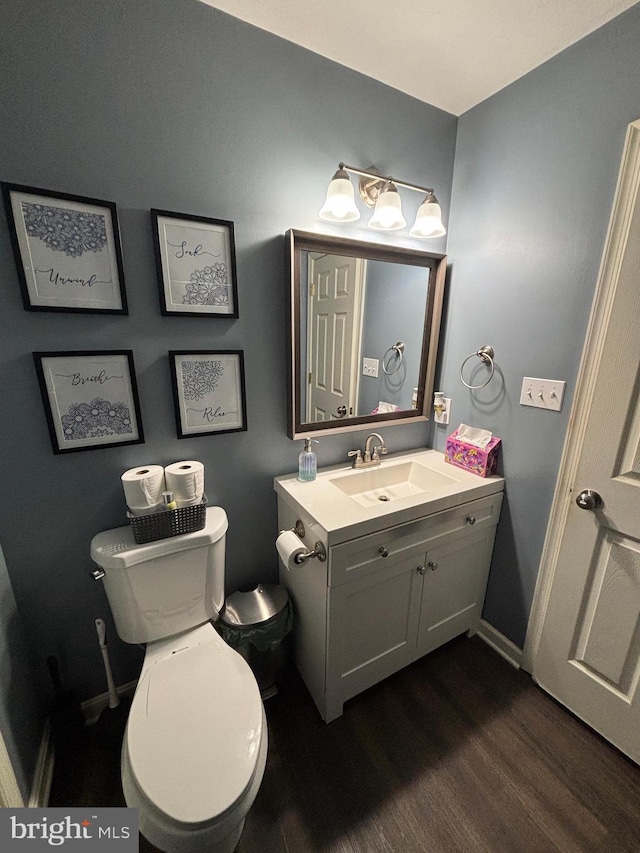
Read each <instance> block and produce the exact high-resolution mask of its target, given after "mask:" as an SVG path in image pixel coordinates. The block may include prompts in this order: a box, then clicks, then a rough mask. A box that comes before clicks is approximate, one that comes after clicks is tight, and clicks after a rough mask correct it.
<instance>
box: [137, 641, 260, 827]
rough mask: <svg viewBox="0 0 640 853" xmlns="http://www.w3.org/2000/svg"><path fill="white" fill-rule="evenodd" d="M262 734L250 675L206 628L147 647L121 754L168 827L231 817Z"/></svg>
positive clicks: (251, 777)
mask: <svg viewBox="0 0 640 853" xmlns="http://www.w3.org/2000/svg"><path fill="white" fill-rule="evenodd" d="M263 728H264V716H263V707H262V700H261V698H260V692H259V689H258V686H257V683H256V680H255V678H254V676H253V673H252V672H251V669H250V668H249V666H248V664H247V663H246V661H245V660H244V659H243V658H242V657H241V656H240V655H239V654H238V653H237V652H235V651H234V650H233V649H231V648H230V647H229V646H227V644H226V643H225V642H224V641H223V640H222V638H221V637H219V636H218V634H217V632H216V631H215V629H214V628H213V626H212V625H211V624H206V625H202V626H200V627H198V628H195V629H193V630H191V631H187V632H186V633H184V634H181V635H179V636H177V637H172V638H170V639H169V640H161V641H158V642H156V643H151V644H150V645H149V646H148V647H147V655H146V656H145V664H144V667H143V671H142V675H141V677H140V681H139V682H138V687H137V690H136V693H135V696H134V699H133V703H132V705H131V710H130V713H129V719H128V723H127V729H126V733H125V738H126V751H127V754H128V758H129V762H130V766H131V771H132V773H133V776H134V778H135V780H136V783H137V786H138V787H139V789H140V790H141V791H143V792H144V795H145V797H146V798H147V799H148V801H149V802H150V803H151V804H152V805H153V806H154V807H155V808H156V809H157V810H159V811H160V812H161V813H163V814H164V815H166V816H167V818H168V819H169V820H171V821H174V822H176V823H177V824H179V825H183V826H185V828H186V827H188V828H189V829H197V828H198V827H200V826H204V825H206V824H207V823H210V822H211V821H212V820H214V819H216V820H217V819H220V818H221V817H223V816H224V814H225V813H226V812H227V811H228V810H230V809H233V807H234V806H235V804H236V803H237V802H238V801H239V800H240V799H241V798H242V797H243V794H244V793H245V791H246V790H247V789H248V788H249V787H250V786H251V785H252V782H253V780H254V776H255V773H256V768H257V766H258V757H259V754H260V751H261V745H262V740H263V738H265V737H266V731H263Z"/></svg>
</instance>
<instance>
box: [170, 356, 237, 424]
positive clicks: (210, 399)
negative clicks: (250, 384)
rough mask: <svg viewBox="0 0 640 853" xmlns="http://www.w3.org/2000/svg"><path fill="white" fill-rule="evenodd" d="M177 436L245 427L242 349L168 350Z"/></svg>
mask: <svg viewBox="0 0 640 853" xmlns="http://www.w3.org/2000/svg"><path fill="white" fill-rule="evenodd" d="M169 361H170V366H171V378H172V382H173V396H174V403H175V409H176V426H177V429H178V438H189V437H190V436H193V435H209V434H211V433H219V432H237V431H241V430H246V428H247V406H246V400H245V384H244V356H243V353H242V351H241V350H217V351H210V350H194V351H192V352H177V351H175V350H171V351H170V352H169Z"/></svg>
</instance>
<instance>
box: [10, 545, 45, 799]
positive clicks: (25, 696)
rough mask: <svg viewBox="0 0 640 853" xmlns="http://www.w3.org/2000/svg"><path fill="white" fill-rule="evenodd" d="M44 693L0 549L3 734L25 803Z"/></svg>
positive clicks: (29, 785)
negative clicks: (41, 696) (35, 670)
mask: <svg viewBox="0 0 640 853" xmlns="http://www.w3.org/2000/svg"><path fill="white" fill-rule="evenodd" d="M43 692H44V691H43V690H42V686H41V685H40V684H39V683H38V677H37V675H35V672H34V666H33V661H32V659H31V656H30V644H29V642H28V640H27V636H26V633H25V630H24V626H23V624H22V620H21V618H20V614H19V613H18V609H17V606H16V600H15V597H14V594H13V589H12V587H11V581H10V580H9V574H8V572H7V565H6V563H5V559H4V554H3V552H2V548H1V547H0V732H1V733H2V737H3V739H4V742H5V745H6V747H7V751H8V753H9V757H10V758H11V764H12V765H13V771H14V773H15V775H16V779H17V782H18V787H19V788H20V793H21V794H22V798H23V800H24V801H25V802H28V801H29V795H30V793H31V784H32V780H33V771H34V769H35V765H36V760H37V757H38V750H39V747H40V736H41V732H42V722H43V719H44V713H45V705H44V702H43V701H42V700H41V699H40V698H39V694H40V695H41V694H43Z"/></svg>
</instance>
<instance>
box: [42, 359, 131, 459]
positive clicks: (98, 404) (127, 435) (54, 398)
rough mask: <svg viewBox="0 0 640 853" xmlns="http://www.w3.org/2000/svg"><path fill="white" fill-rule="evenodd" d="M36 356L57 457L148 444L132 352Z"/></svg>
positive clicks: (48, 423) (52, 441) (43, 399)
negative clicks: (125, 445)
mask: <svg viewBox="0 0 640 853" xmlns="http://www.w3.org/2000/svg"><path fill="white" fill-rule="evenodd" d="M33 357H34V359H35V364H36V371H37V373H38V380H39V382H40V391H41V393H42V401H43V403H44V408H45V413H46V416H47V425H48V427H49V435H50V437H51V444H52V446H53V452H54V453H68V452H70V451H75V450H89V449H91V448H94V447H104V446H114V445H122V444H141V443H142V442H143V441H144V436H143V433H142V421H141V418H140V404H139V402H138V391H137V387H136V378H135V371H134V366H133V354H132V352H131V350H104V351H97V350H96V351H86V350H83V351H78V352H34V353H33Z"/></svg>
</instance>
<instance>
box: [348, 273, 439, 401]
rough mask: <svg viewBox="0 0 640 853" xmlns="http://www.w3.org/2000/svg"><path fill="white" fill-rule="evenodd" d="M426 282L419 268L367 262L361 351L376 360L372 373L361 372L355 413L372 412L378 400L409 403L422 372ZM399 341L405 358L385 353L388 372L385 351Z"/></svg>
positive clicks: (425, 275)
mask: <svg viewBox="0 0 640 853" xmlns="http://www.w3.org/2000/svg"><path fill="white" fill-rule="evenodd" d="M391 277H393V284H392V285H391V284H390V283H389V282H390V278H391ZM428 281H429V270H428V269H425V268H423V267H418V268H417V267H409V266H404V265H402V264H389V263H386V262H384V261H367V284H366V297H365V310H364V318H363V328H362V355H363V356H364V357H365V358H377V359H379V362H380V363H379V365H378V376H377V377H376V378H374V377H370V376H360V394H359V397H358V414H359V415H367V414H369V413H370V412H372V411H373V410H374V409H375V407H376V406H377V405H378V403H379V402H380V401H381V400H382V401H383V402H385V403H393V404H394V405H396V406H399V407H400V408H401V409H410V408H411V396H412V393H413V388H414V387H415V385H417V384H418V383H417V378H418V375H419V372H420V356H421V353H422V338H423V334H424V315H425V310H426V307H427V291H428V287H427V283H428ZM397 341H402V342H403V343H404V344H405V351H404V361H403V363H402V364H401V365H400V366H398V363H397V361H396V356H395V354H394V353H388V354H387V356H386V358H384V362H385V364H388V370H390V371H395V372H394V373H393V374H392V375H391V376H387V374H386V373H385V372H384V370H383V369H382V362H383V356H384V355H385V353H386V351H387V350H388V349H389V347H391V346H393V345H394V344H395V343H396V342H397ZM361 369H362V366H361Z"/></svg>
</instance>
